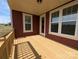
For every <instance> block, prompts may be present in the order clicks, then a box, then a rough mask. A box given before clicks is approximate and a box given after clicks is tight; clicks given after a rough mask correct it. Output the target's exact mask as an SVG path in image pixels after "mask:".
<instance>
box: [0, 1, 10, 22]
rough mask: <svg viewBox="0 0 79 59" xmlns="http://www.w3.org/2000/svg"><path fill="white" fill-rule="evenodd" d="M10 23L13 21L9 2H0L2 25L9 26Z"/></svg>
mask: <svg viewBox="0 0 79 59" xmlns="http://www.w3.org/2000/svg"><path fill="white" fill-rule="evenodd" d="M9 22H11V19H10V8H9V6H8V3H7V0H0V24H7V23H9Z"/></svg>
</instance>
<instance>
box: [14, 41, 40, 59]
mask: <svg viewBox="0 0 79 59" xmlns="http://www.w3.org/2000/svg"><path fill="white" fill-rule="evenodd" d="M14 59H41V56H40V55H39V54H38V53H37V51H36V50H35V49H34V48H33V46H32V44H31V43H30V42H29V41H27V42H24V43H20V44H17V45H15V55H14Z"/></svg>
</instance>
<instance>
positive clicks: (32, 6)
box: [8, 0, 71, 15]
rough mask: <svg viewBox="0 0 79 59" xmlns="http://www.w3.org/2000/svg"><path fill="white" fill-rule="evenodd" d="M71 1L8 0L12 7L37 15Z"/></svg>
mask: <svg viewBox="0 0 79 59" xmlns="http://www.w3.org/2000/svg"><path fill="white" fill-rule="evenodd" d="M69 1H71V0H43V1H42V3H40V4H39V3H37V0H8V2H9V5H10V8H11V9H13V10H17V11H22V12H26V13H30V14H35V15H40V14H43V13H45V12H46V11H49V10H51V9H53V8H55V7H57V6H60V5H62V4H64V3H67V2H69Z"/></svg>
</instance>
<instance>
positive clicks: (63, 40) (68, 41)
mask: <svg viewBox="0 0 79 59" xmlns="http://www.w3.org/2000/svg"><path fill="white" fill-rule="evenodd" d="M48 32H49V12H47V13H46V37H47V38H49V39H51V40H54V41H57V42H60V43H62V44H64V45H67V46H69V47H72V48H75V49H77V48H78V41H76V40H72V39H68V38H64V37H60V36H56V35H51V34H48Z"/></svg>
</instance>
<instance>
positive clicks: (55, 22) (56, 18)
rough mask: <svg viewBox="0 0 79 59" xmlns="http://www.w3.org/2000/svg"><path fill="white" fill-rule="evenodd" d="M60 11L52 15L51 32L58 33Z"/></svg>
mask: <svg viewBox="0 0 79 59" xmlns="http://www.w3.org/2000/svg"><path fill="white" fill-rule="evenodd" d="M58 21H59V11H57V12H54V13H52V14H51V32H58Z"/></svg>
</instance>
